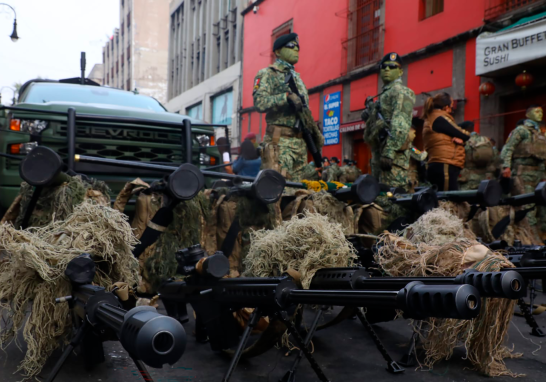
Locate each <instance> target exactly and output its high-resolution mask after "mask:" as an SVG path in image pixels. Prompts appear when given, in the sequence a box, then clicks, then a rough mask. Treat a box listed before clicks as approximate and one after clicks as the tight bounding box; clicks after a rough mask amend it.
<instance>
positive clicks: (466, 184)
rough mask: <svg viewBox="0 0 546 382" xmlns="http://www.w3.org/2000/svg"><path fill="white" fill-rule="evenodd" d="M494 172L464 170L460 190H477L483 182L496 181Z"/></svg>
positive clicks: (460, 176) (461, 175)
mask: <svg viewBox="0 0 546 382" xmlns="http://www.w3.org/2000/svg"><path fill="white" fill-rule="evenodd" d="M494 178H495V176H494V174H493V172H491V171H487V169H469V168H463V169H462V171H461V174H460V175H459V179H458V182H459V190H461V191H466V190H477V189H478V187H479V186H480V183H481V181H482V180H489V179H494Z"/></svg>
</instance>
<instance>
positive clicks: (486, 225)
mask: <svg viewBox="0 0 546 382" xmlns="http://www.w3.org/2000/svg"><path fill="white" fill-rule="evenodd" d="M440 208H442V209H444V210H446V211H449V212H451V213H452V214H454V215H456V216H457V217H459V219H461V220H463V221H465V222H466V220H467V219H468V214H469V213H470V205H469V204H468V203H454V202H444V201H441V202H440ZM524 208H525V207H511V206H494V207H488V208H486V209H485V210H479V211H478V212H477V213H476V215H475V216H474V217H473V218H472V220H470V221H469V222H466V223H464V229H466V230H470V231H472V232H473V233H474V234H475V236H476V237H479V238H481V239H482V241H483V242H484V243H491V242H493V241H495V240H505V241H506V242H507V243H508V245H513V244H514V240H519V241H521V243H522V244H524V245H527V244H534V245H542V244H543V243H542V241H541V240H540V238H539V236H538V234H537V232H536V230H535V229H534V227H531V226H530V225H529V221H528V220H527V217H525V218H523V220H521V221H519V222H516V221H515V220H514V217H515V213H516V212H517V211H519V210H521V209H524ZM505 218H509V220H510V221H509V224H508V226H507V227H506V230H505V231H504V233H503V234H502V235H501V236H498V237H495V235H497V233H496V230H495V228H496V227H497V224H498V223H499V222H500V221H501V220H502V219H505Z"/></svg>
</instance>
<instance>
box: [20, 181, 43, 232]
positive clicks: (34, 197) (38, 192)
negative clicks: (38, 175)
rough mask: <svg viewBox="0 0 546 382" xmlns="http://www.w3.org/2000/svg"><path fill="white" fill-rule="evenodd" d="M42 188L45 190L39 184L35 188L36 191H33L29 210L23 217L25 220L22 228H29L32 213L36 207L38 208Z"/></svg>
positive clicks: (28, 206)
mask: <svg viewBox="0 0 546 382" xmlns="http://www.w3.org/2000/svg"><path fill="white" fill-rule="evenodd" d="M42 190H43V187H41V186H38V187H36V188H35V189H34V192H33V193H32V197H31V198H30V202H28V205H27V210H26V211H25V216H24V217H23V221H22V222H21V228H22V229H27V228H28V222H29V221H30V217H31V216H32V213H33V212H34V209H35V208H36V204H37V203H38V199H40V195H41V194H42Z"/></svg>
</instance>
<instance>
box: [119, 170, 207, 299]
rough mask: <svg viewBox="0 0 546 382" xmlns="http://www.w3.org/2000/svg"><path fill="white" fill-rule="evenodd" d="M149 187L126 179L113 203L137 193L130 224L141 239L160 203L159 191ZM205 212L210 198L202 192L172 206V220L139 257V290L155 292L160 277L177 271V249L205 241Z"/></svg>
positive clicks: (162, 278) (120, 201)
mask: <svg viewBox="0 0 546 382" xmlns="http://www.w3.org/2000/svg"><path fill="white" fill-rule="evenodd" d="M148 188H149V186H148V184H146V183H145V182H142V181H141V180H140V179H136V180H134V181H133V182H130V183H127V184H126V185H125V187H124V189H123V190H122V191H121V192H120V195H118V198H117V199H116V203H115V204H114V205H115V206H117V207H118V208H123V207H124V206H125V203H126V201H127V200H128V196H129V195H131V194H132V193H133V192H135V191H136V193H137V194H138V198H137V202H136V208H135V215H134V217H133V221H132V224H131V226H132V228H133V230H134V233H135V236H136V238H137V239H140V237H141V236H142V234H143V233H144V230H145V229H146V226H147V225H148V223H149V222H150V220H151V219H152V218H153V217H154V215H155V213H156V212H157V211H158V210H159V209H160V208H161V207H162V205H163V196H162V194H160V193H154V192H149V191H148V190H147V189H148ZM208 216H209V202H208V200H207V198H206V197H205V195H204V193H203V192H200V193H199V194H198V195H197V196H196V197H195V198H193V199H191V200H187V201H182V202H180V203H179V204H178V205H177V206H176V207H175V208H174V213H173V221H172V222H171V223H170V224H169V226H168V227H166V228H165V229H164V231H163V233H162V234H161V236H159V238H158V240H157V241H156V242H155V243H153V244H152V245H150V246H149V247H147V248H146V249H145V250H144V252H143V253H142V254H141V255H140V257H139V259H138V261H139V263H140V273H141V276H142V279H141V283H140V285H139V286H138V292H139V293H145V294H155V291H156V289H157V287H158V286H159V285H160V284H161V282H162V281H164V280H166V279H168V278H170V277H173V276H174V275H175V274H176V269H177V267H178V264H177V262H176V257H175V254H176V251H178V250H180V249H183V248H187V247H189V246H192V245H194V244H201V245H204V242H205V239H204V229H203V227H204V225H205V221H206V220H207V219H208Z"/></svg>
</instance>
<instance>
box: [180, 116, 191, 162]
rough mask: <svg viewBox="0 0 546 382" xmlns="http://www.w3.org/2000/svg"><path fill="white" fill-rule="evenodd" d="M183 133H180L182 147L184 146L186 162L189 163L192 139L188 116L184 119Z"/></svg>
mask: <svg viewBox="0 0 546 382" xmlns="http://www.w3.org/2000/svg"><path fill="white" fill-rule="evenodd" d="M183 124H184V127H183V129H184V134H183V135H182V137H183V138H182V139H183V140H182V147H184V144H185V146H186V163H191V157H192V141H191V122H190V120H189V119H188V118H186V119H184V121H183Z"/></svg>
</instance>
